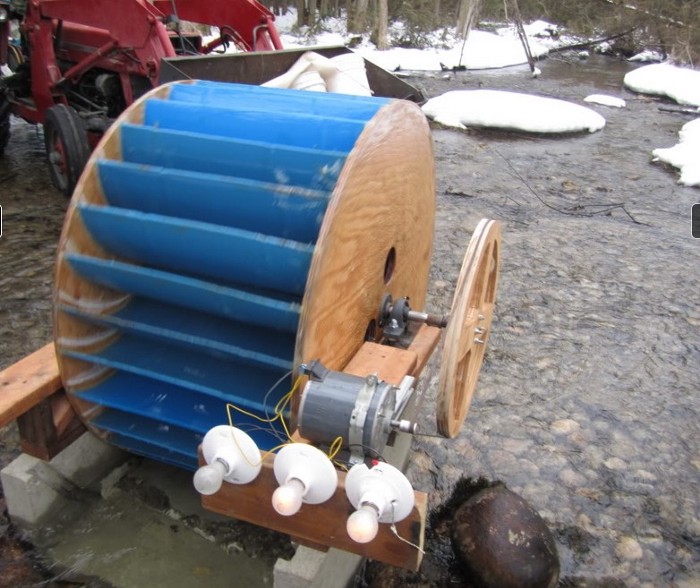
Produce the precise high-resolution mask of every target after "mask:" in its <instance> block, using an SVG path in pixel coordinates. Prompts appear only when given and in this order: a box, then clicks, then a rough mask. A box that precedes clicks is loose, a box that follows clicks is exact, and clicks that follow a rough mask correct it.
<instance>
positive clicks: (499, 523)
mask: <svg viewBox="0 0 700 588" xmlns="http://www.w3.org/2000/svg"><path fill="white" fill-rule="evenodd" d="M452 546H453V549H454V551H455V554H456V555H457V557H458V559H459V560H460V562H461V563H462V565H463V566H464V568H465V571H466V573H467V574H468V576H469V577H470V579H471V580H472V581H473V582H475V583H476V584H477V585H478V586H481V587H482V588H540V587H542V588H549V587H554V586H556V585H557V582H558V581H559V559H558V557H557V551H556V547H555V545H554V539H553V538H552V535H551V533H550V532H549V529H548V528H547V526H546V525H545V523H544V521H543V520H542V518H541V517H540V516H539V514H537V512H536V511H535V510H534V509H533V508H532V507H531V506H530V505H529V504H528V503H527V502H526V501H525V500H524V499H522V498H521V497H520V496H518V495H517V494H515V493H514V492H511V491H510V490H508V489H507V488H506V487H505V486H500V485H499V486H494V487H492V488H487V489H485V490H482V491H480V492H478V493H477V494H475V495H474V496H472V497H471V498H470V499H469V500H467V501H466V502H465V503H464V504H463V505H462V506H461V507H460V508H459V509H458V510H457V511H456V512H455V516H454V522H453V526H452Z"/></svg>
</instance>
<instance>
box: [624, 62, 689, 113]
mask: <svg viewBox="0 0 700 588" xmlns="http://www.w3.org/2000/svg"><path fill="white" fill-rule="evenodd" d="M625 86H627V87H628V88H629V89H630V90H633V91H634V92H639V93H641V94H655V95H657V96H668V97H669V98H671V99H672V100H675V101H676V102H678V103H679V104H688V105H690V106H697V107H698V108H699V109H700V71H696V70H693V69H689V68H685V67H676V66H675V65H670V64H668V63H655V64H653V65H645V66H643V67H640V68H638V69H635V70H633V71H631V72H629V73H628V74H627V75H626V76H625Z"/></svg>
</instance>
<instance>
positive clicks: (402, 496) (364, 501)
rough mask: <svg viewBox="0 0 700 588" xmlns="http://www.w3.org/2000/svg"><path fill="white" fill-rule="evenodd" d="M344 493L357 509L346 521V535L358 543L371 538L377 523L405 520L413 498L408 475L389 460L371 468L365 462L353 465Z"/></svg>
mask: <svg viewBox="0 0 700 588" xmlns="http://www.w3.org/2000/svg"><path fill="white" fill-rule="evenodd" d="M345 493H346V495H347V497H348V500H349V501H350V503H351V504H352V505H353V506H354V507H355V508H356V509H358V510H356V511H355V512H354V513H353V514H351V515H350V517H349V518H348V521H347V524H346V529H347V532H348V535H349V536H350V538H351V539H352V540H353V541H356V542H357V543H368V542H370V541H372V540H373V539H374V538H375V537H376V536H377V532H378V527H379V525H378V523H398V522H399V521H402V520H404V519H405V518H406V517H407V516H408V515H410V514H411V511H412V510H413V506H414V504H415V500H416V497H415V494H414V492H413V487H412V486H411V483H410V482H409V481H408V478H406V476H404V475H403V473H402V472H401V471H400V470H398V469H397V468H395V467H394V466H392V465H389V464H388V463H378V464H376V465H375V466H373V467H372V468H368V467H367V466H366V465H365V464H357V465H355V466H353V467H352V468H351V469H350V471H349V472H348V475H347V476H346V478H345ZM373 519H374V520H373ZM375 525H376V527H375Z"/></svg>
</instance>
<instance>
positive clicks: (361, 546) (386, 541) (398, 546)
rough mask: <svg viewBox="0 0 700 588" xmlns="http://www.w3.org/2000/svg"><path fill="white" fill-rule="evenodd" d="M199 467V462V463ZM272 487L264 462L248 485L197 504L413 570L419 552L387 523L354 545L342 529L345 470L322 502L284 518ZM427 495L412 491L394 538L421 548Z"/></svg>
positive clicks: (346, 510) (227, 487)
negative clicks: (408, 511)
mask: <svg viewBox="0 0 700 588" xmlns="http://www.w3.org/2000/svg"><path fill="white" fill-rule="evenodd" d="M200 463H202V464H203V463H204V462H203V461H202V460H201V459H200ZM277 486H278V484H277V480H276V479H275V475H274V472H273V471H272V460H271V459H268V460H267V461H266V462H265V463H264V464H263V468H262V470H261V471H260V475H259V476H258V477H257V478H256V479H255V480H254V481H253V482H251V483H250V484H245V485H241V486H237V485H234V484H228V483H224V484H223V486H222V487H221V490H219V491H218V492H217V493H216V494H212V495H211V496H202V506H204V508H205V509H207V510H211V511H213V512H216V513H219V514H222V515H225V516H228V517H232V518H235V519H240V520H243V521H248V522H250V523H254V524H256V525H262V526H264V527H267V528H268V529H273V530H275V531H280V532H282V533H286V534H288V535H291V536H293V537H296V538H299V539H300V540H301V541H302V542H304V543H309V544H311V545H315V546H318V545H325V546H327V547H335V548H338V549H343V550H345V551H350V552H351V553H357V554H359V555H362V556H365V557H370V558H372V559H374V560H377V561H381V562H384V563H387V564H390V565H393V566H398V567H401V568H405V569H409V570H414V571H415V570H418V568H419V566H420V563H421V560H422V557H423V556H422V553H421V552H420V551H419V550H418V549H416V547H413V546H411V545H409V544H407V543H405V542H403V541H401V540H400V539H398V538H397V537H396V536H395V535H394V534H393V533H392V532H391V530H390V528H389V525H385V524H380V525H379V533H378V534H377V537H376V539H374V541H371V542H370V543H355V542H354V541H353V540H352V539H350V537H349V536H348V533H347V531H346V530H345V523H346V521H347V518H348V517H349V516H350V515H351V514H352V513H353V511H354V509H353V507H352V505H351V504H350V502H349V501H348V499H347V497H346V496H345V472H338V489H337V490H336V492H335V494H334V495H333V496H332V497H331V499H330V500H328V501H327V502H324V503H323V504H316V505H311V504H304V505H302V507H301V510H300V511H299V512H298V513H297V514H295V515H293V516H291V517H285V516H282V515H279V514H277V512H276V511H275V509H274V508H273V507H272V500H271V497H272V493H273V492H274V491H275V490H276V488H277ZM427 504H428V496H427V494H425V493H424V492H416V506H415V507H414V508H413V512H412V513H411V514H410V515H409V517H408V518H406V519H404V520H403V521H401V522H400V523H397V524H396V528H397V531H398V533H399V535H400V536H401V537H402V538H404V539H406V540H407V541H410V542H411V543H415V544H416V545H419V546H420V547H421V548H423V539H424V535H425V519H426V513H427Z"/></svg>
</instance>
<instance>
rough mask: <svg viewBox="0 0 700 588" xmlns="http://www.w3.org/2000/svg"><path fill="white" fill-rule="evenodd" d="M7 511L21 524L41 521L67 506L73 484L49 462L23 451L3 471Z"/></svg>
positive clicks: (0, 475) (2, 479)
mask: <svg viewBox="0 0 700 588" xmlns="http://www.w3.org/2000/svg"><path fill="white" fill-rule="evenodd" d="M0 481H2V490H3V493H4V494H5V502H6V503H7V512H8V513H9V515H10V518H11V519H12V521H13V522H14V523H15V524H17V525H19V526H27V525H29V526H31V525H37V524H39V523H41V522H42V521H43V520H45V519H46V518H48V517H49V516H50V515H52V514H53V513H55V512H57V511H58V510H60V509H62V508H64V507H65V506H67V504H68V502H69V500H68V498H67V497H66V494H68V493H69V490H70V485H69V483H68V481H67V480H65V479H64V478H62V476H60V474H57V473H56V472H55V470H52V469H51V468H50V467H48V466H46V464H45V463H44V462H43V461H41V460H40V459H37V458H36V457H32V456H31V455H27V454H24V453H23V454H22V455H20V456H19V457H18V458H17V459H15V460H14V461H13V462H12V463H10V464H9V465H7V466H6V467H5V468H3V470H2V471H1V472H0Z"/></svg>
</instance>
